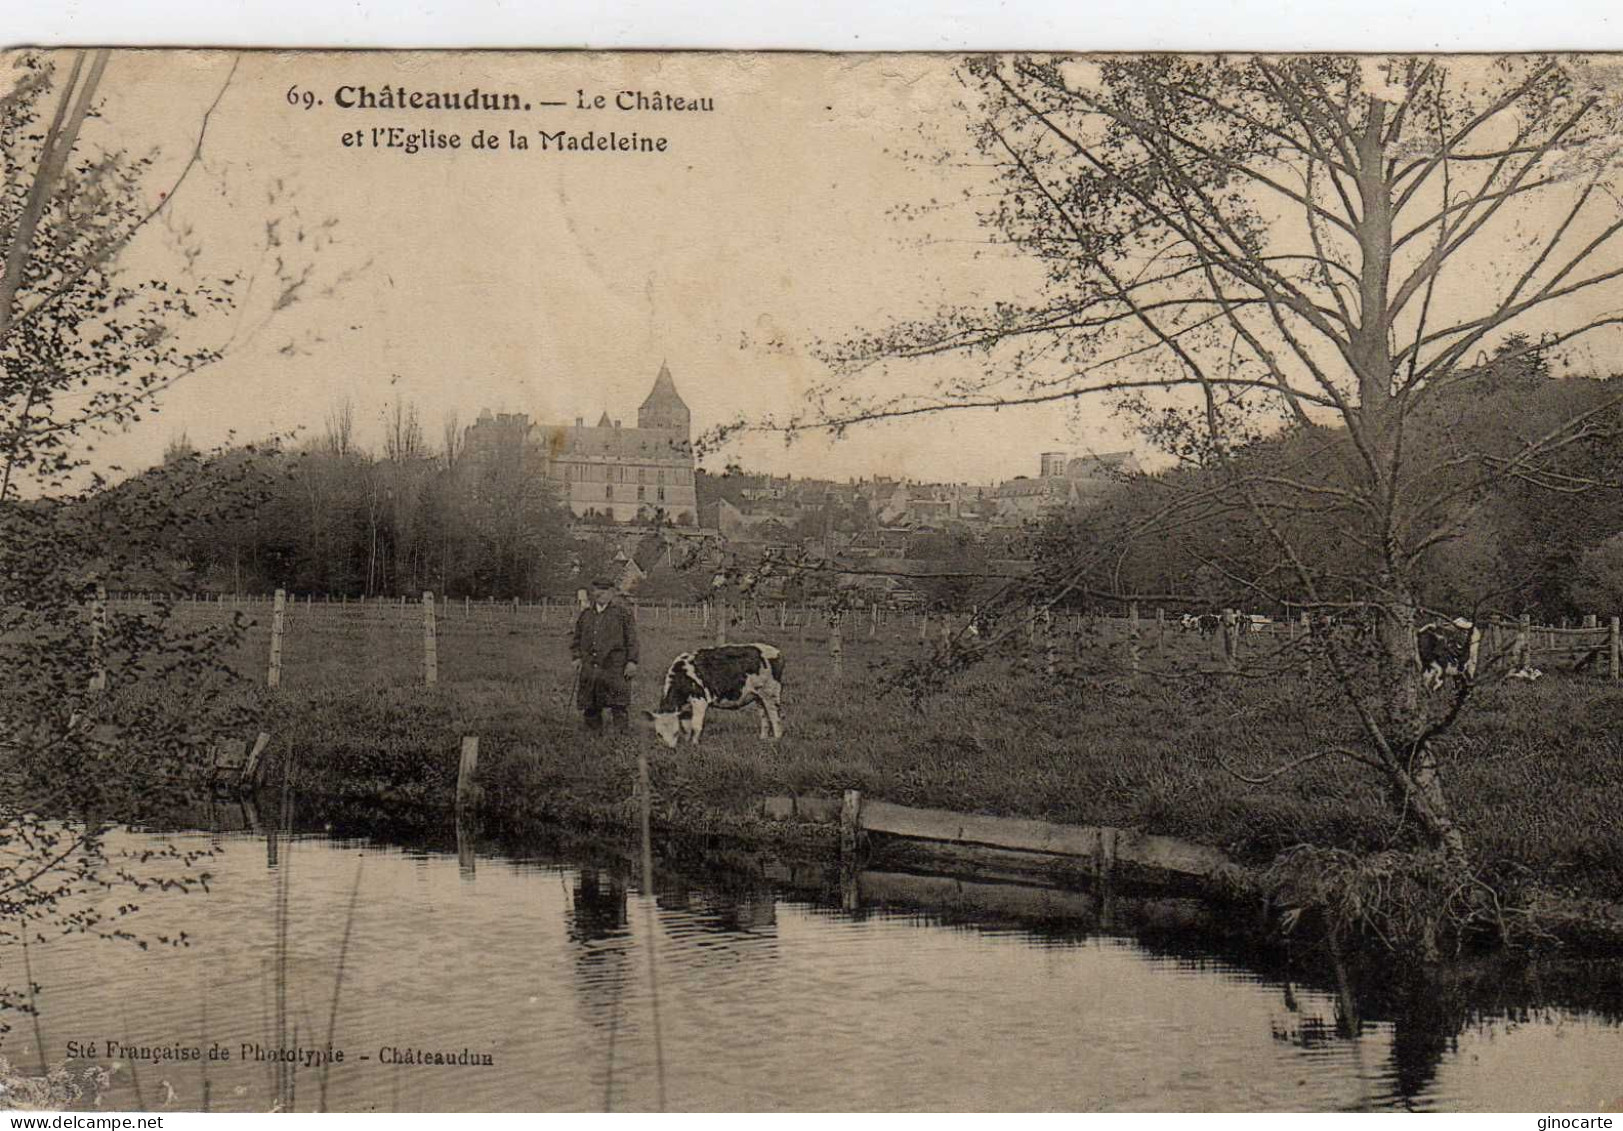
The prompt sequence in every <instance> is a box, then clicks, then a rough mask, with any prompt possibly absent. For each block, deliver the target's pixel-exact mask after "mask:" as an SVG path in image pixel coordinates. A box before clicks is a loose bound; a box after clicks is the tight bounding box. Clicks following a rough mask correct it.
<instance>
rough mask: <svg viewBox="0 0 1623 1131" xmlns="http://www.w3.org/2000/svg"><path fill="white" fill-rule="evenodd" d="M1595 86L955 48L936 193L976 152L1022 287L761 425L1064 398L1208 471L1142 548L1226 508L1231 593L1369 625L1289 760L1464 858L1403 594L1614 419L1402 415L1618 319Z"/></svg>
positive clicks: (947, 318)
mask: <svg viewBox="0 0 1623 1131" xmlns="http://www.w3.org/2000/svg"><path fill="white" fill-rule="evenodd" d="M1614 69H1615V68H1613V67H1612V66H1610V65H1605V66H1602V65H1594V64H1590V63H1587V62H1585V61H1584V60H1581V59H1565V60H1558V59H1553V58H1514V59H1506V60H1502V61H1496V62H1491V63H1489V62H1482V61H1475V60H1458V61H1453V60H1445V59H1440V58H1394V59H1387V60H1370V59H1358V58H1350V57H1295V58H1232V59H1231V58H1191V57H1167V58H1111V59H1103V60H1099V61H1087V60H1079V59H1066V58H1031V57H994V58H982V59H973V60H970V61H968V62H966V63H965V64H964V65H963V67H962V70H961V74H962V78H963V82H964V85H965V88H966V97H965V100H964V102H965V105H967V106H969V107H971V108H972V109H971V111H970V117H971V121H970V130H971V132H970V139H969V142H968V143H967V145H962V146H958V147H952V146H948V148H947V150H946V151H945V152H944V153H943V154H942V155H941V157H942V158H944V160H941V161H937V162H933V163H931V165H930V172H931V176H932V178H934V179H936V180H939V178H940V177H941V176H942V170H943V169H948V168H953V167H958V166H962V165H963V164H966V161H965V158H966V157H970V156H972V157H973V158H974V161H973V162H967V163H972V164H978V165H979V166H980V168H981V169H982V170H984V171H986V173H987V175H988V176H989V177H990V178H991V179H992V181H993V186H992V188H993V191H992V192H991V193H990V194H989V202H988V203H985V204H983V205H982V206H981V208H980V212H979V221H980V223H981V225H982V226H983V229H984V231H985V232H986V234H987V235H988V237H989V238H990V239H991V240H992V242H994V243H995V244H999V245H1001V246H1003V247H1004V248H1005V249H1006V250H1008V251H1009V252H1011V253H1013V254H1015V255H1018V256H1023V257H1029V258H1030V259H1032V260H1034V261H1035V262H1036V263H1037V264H1038V265H1039V266H1040V268H1041V283H1040V285H1039V286H1038V287H1037V288H1036V290H1035V292H1034V293H1026V294H1016V293H1011V294H1008V295H1000V296H999V301H997V302H996V303H995V304H994V305H992V306H991V307H990V308H983V307H979V306H977V307H958V308H952V309H948V310H945V311H943V312H942V313H941V315H940V316H939V317H937V318H934V319H930V320H925V321H914V322H907V323H900V324H894V325H891V326H889V327H886V328H883V329H879V330H876V331H874V332H870V333H865V334H863V335H861V336H859V337H857V338H855V339H853V340H850V341H847V342H844V343H841V344H840V345H837V346H835V347H832V348H829V349H828V350H827V356H828V360H829V361H830V362H831V363H832V365H833V367H834V370H835V372H836V379H835V380H834V381H833V382H832V383H831V384H829V385H828V386H826V387H824V388H819V389H816V390H813V393H812V401H813V407H812V408H811V409H809V410H807V411H806V412H804V413H802V414H800V415H798V416H796V417H794V418H792V419H789V420H787V421H777V422H768V423H767V424H766V425H765V426H766V427H770V428H776V429H782V430H786V431H788V432H790V433H791V434H793V433H794V432H796V431H799V430H802V429H807V428H817V429H827V430H833V431H836V432H838V431H841V430H843V429H846V428H849V427H851V426H853V425H857V424H868V423H875V422H881V421H887V420H898V419H905V418H909V417H914V416H920V415H927V414H931V413H938V412H942V411H953V410H962V409H972V408H1006V407H1008V406H1011V405H1031V404H1043V403H1055V402H1064V401H1074V400H1077V399H1078V398H1085V397H1106V398H1109V399H1110V400H1112V401H1113V402H1114V403H1115V404H1116V405H1118V406H1119V407H1122V408H1125V409H1127V410H1128V411H1129V412H1130V413H1132V414H1133V415H1134V418H1135V419H1136V420H1137V421H1138V422H1139V425H1140V426H1141V427H1142V428H1143V430H1144V432H1145V434H1146V435H1148V436H1150V437H1151V438H1152V439H1154V440H1156V441H1158V442H1159V443H1160V444H1161V446H1163V447H1164V448H1165V449H1166V450H1167V451H1169V452H1170V453H1171V454H1173V455H1174V456H1175V457H1177V458H1178V459H1180V460H1183V461H1185V462H1187V463H1190V464H1195V465H1199V466H1201V467H1204V468H1207V469H1208V470H1209V471H1211V472H1213V473H1215V474H1214V476H1213V477H1209V478H1208V480H1207V481H1206V484H1207V485H1206V486H1205V487H1204V488H1203V494H1202V497H1200V498H1192V497H1190V496H1189V495H1187V494H1185V495H1184V496H1182V497H1180V498H1178V499H1176V500H1169V503H1168V506H1167V508H1166V509H1165V511H1164V512H1163V513H1161V514H1160V515H1157V516H1155V518H1154V521H1152V522H1150V523H1148V524H1147V526H1146V529H1148V528H1153V527H1158V528H1160V529H1163V530H1164V529H1167V528H1168V527H1169V526H1170V525H1171V524H1175V523H1177V522H1180V521H1184V520H1185V519H1186V518H1187V517H1188V516H1189V515H1190V514H1192V513H1202V512H1203V511H1204V512H1205V513H1208V514H1209V513H1211V512H1212V511H1213V510H1214V509H1221V508H1228V509H1230V510H1233V511H1237V512H1239V513H1242V514H1243V515H1245V516H1246V519H1247V521H1248V523H1249V524H1250V525H1251V527H1252V528H1253V529H1255V530H1257V531H1260V532H1261V534H1262V535H1263V536H1264V537H1265V538H1266V539H1267V541H1268V543H1269V544H1270V545H1271V546H1272V547H1273V549H1274V552H1275V560H1276V563H1277V568H1276V569H1274V570H1273V571H1272V572H1271V573H1270V574H1268V575H1266V576H1253V577H1244V578H1236V579H1235V580H1236V582H1238V583H1243V584H1244V585H1245V586H1246V587H1248V588H1249V590H1250V591H1253V592H1255V593H1257V594H1258V595H1260V596H1262V597H1263V598H1264V599H1268V600H1272V601H1278V600H1293V601H1295V602H1296V603H1297V604H1298V605H1299V606H1302V607H1318V608H1321V609H1332V608H1347V607H1349V606H1351V607H1358V608H1363V609H1367V610H1369V612H1370V613H1371V614H1372V615H1373V617H1374V620H1375V623H1376V626H1377V639H1378V641H1379V648H1378V649H1377V650H1376V655H1375V656H1374V657H1373V659H1372V661H1371V662H1372V664H1373V668H1372V670H1371V671H1370V672H1369V673H1367V674H1368V675H1369V678H1365V675H1366V673H1363V672H1360V671H1358V670H1355V669H1356V662H1357V657H1356V656H1355V655H1354V654H1353V653H1352V652H1351V651H1349V650H1348V649H1346V648H1344V647H1341V646H1339V645H1336V644H1335V643H1334V642H1332V645H1331V647H1330V650H1329V656H1328V659H1329V663H1330V665H1331V667H1332V669H1333V670H1334V673H1335V676H1336V680H1337V684H1338V686H1339V687H1340V689H1341V692H1342V695H1343V698H1344V701H1345V704H1346V705H1347V707H1349V708H1350V710H1351V712H1352V713H1353V714H1354V715H1355V716H1356V720H1357V729H1358V732H1359V734H1360V735H1361V739H1360V741H1358V742H1356V743H1336V744H1334V745H1326V746H1325V747H1324V748H1320V749H1314V750H1308V751H1306V752H1304V753H1302V754H1301V756H1299V757H1295V758H1291V759H1289V760H1288V766H1290V767H1294V766H1296V765H1300V764H1302V763H1303V762H1304V761H1308V760H1313V759H1316V758H1319V757H1325V756H1337V757H1346V758H1350V759H1353V760H1355V761H1357V762H1359V763H1362V764H1363V765H1365V766H1367V767H1369V768H1370V769H1371V770H1373V771H1374V772H1376V773H1378V774H1379V775H1381V776H1382V777H1383V778H1385V779H1386V780H1387V781H1388V782H1389V783H1390V784H1391V785H1392V786H1393V787H1394V793H1395V795H1396V796H1397V797H1398V798H1399V799H1400V802H1401V804H1403V805H1404V806H1406V807H1408V808H1410V809H1411V810H1412V812H1413V813H1414V814H1415V815H1416V817H1417V819H1418V822H1419V824H1420V826H1421V828H1422V829H1423V830H1424V832H1425V834H1426V836H1427V838H1428V839H1429V840H1430V841H1431V842H1432V843H1433V844H1435V845H1437V846H1438V847H1440V848H1441V849H1443V850H1444V852H1445V853H1446V854H1447V855H1448V856H1449V857H1450V858H1452V859H1454V860H1456V861H1460V862H1463V861H1464V860H1465V859H1466V857H1467V853H1466V848H1465V845H1464V841H1463V838H1462V836H1461V834H1460V831H1459V829H1458V827H1457V826H1456V824H1455V821H1454V818H1453V816H1452V814H1451V811H1450V807H1449V804H1448V800H1447V797H1446V795H1445V793H1444V790H1443V786H1442V783H1441V781H1440V779H1439V777H1438V771H1437V762H1436V758H1435V754H1434V744H1433V740H1434V739H1435V738H1436V737H1437V735H1438V734H1439V733H1441V731H1442V729H1444V728H1446V727H1447V726H1448V725H1449V724H1450V723H1452V721H1453V720H1454V719H1455V718H1456V717H1457V715H1458V711H1459V708H1460V706H1461V705H1462V703H1463V696H1464V693H1465V688H1466V687H1467V686H1468V685H1462V690H1461V695H1460V698H1459V700H1458V701H1455V702H1451V703H1449V704H1448V706H1447V707H1446V708H1445V709H1443V710H1441V711H1439V710H1438V709H1437V708H1436V707H1433V706H1430V705H1429V704H1428V703H1427V701H1426V699H1425V697H1424V696H1423V695H1422V692H1421V685H1420V681H1419V673H1418V668H1417V664H1416V660H1415V629H1416V618H1417V616H1418V615H1420V614H1421V613H1422V612H1423V611H1424V610H1423V609H1422V607H1421V604H1420V600H1419V597H1418V594H1419V592H1420V591H1421V585H1420V583H1421V581H1422V580H1423V577H1424V574H1425V570H1426V568H1427V563H1428V561H1429V560H1430V555H1431V554H1432V553H1433V552H1434V551H1435V550H1436V549H1437V548H1438V547H1439V546H1442V545H1445V544H1447V543H1450V542H1451V541H1453V540H1455V539H1457V538H1458V537H1459V536H1460V535H1461V534H1462V532H1464V531H1465V530H1467V529H1469V527H1470V524H1471V522H1472V519H1473V516H1474V515H1475V514H1476V513H1477V509H1478V507H1479V506H1480V505H1481V502H1482V500H1483V498H1484V495H1485V492H1487V491H1488V490H1489V489H1490V488H1491V487H1492V486H1493V485H1494V484H1497V483H1501V482H1504V481H1507V480H1509V479H1512V478H1515V479H1521V480H1526V481H1533V482H1546V483H1548V484H1550V485H1552V486H1559V487H1561V488H1564V489H1578V488H1586V487H1589V486H1595V485H1596V484H1591V483H1582V482H1573V481H1571V479H1570V477H1569V478H1567V479H1564V480H1561V481H1557V480H1555V479H1552V478H1550V475H1551V473H1550V471H1549V461H1550V460H1551V459H1552V458H1553V457H1554V456H1555V455H1556V454H1557V453H1559V452H1561V451H1562V450H1563V449H1565V448H1567V447H1568V446H1570V445H1573V444H1575V443H1579V442H1581V441H1582V440H1584V439H1585V438H1586V437H1589V436H1591V435H1593V434H1594V432H1595V430H1596V429H1597V428H1600V427H1603V426H1607V427H1609V426H1611V422H1612V421H1614V420H1615V412H1613V411H1612V410H1613V409H1615V404H1614V403H1612V402H1608V403H1607V404H1605V405H1602V406H1600V407H1599V408H1596V409H1592V410H1590V411H1586V412H1584V413H1581V414H1578V415H1574V416H1571V417H1569V418H1566V419H1563V420H1561V421H1559V422H1558V423H1556V424H1554V425H1553V426H1550V427H1545V428H1542V429H1540V430H1539V431H1537V432H1532V433H1528V434H1525V435H1522V434H1518V433H1516V431H1515V430H1514V429H1510V430H1508V432H1507V435H1506V436H1505V437H1504V441H1505V442H1504V443H1503V445H1502V446H1500V447H1499V448H1497V449H1496V450H1482V449H1476V450H1468V449H1465V448H1463V447H1461V446H1460V445H1457V444H1450V443H1449V442H1448V440H1447V435H1446V430H1439V429H1438V428H1436V427H1429V428H1425V429H1422V428H1421V427H1419V423H1420V422H1421V421H1423V420H1426V419H1427V414H1428V413H1432V414H1435V413H1437V412H1438V411H1440V409H1439V405H1442V404H1443V403H1444V402H1445V398H1446V397H1447V396H1448V394H1449V391H1450V389H1451V388H1452V387H1454V386H1456V385H1457V384H1458V382H1460V381H1461V379H1462V377H1463V375H1465V374H1466V373H1467V371H1468V370H1469V369H1470V367H1471V364H1472V362H1473V360H1474V359H1475V358H1476V357H1477V356H1478V355H1479V354H1480V353H1481V352H1482V351H1484V350H1486V349H1489V348H1492V347H1494V346H1499V345H1502V344H1503V343H1504V341H1505V340H1506V338H1507V337H1508V336H1509V335H1510V334H1511V333H1513V332H1515V331H1518V330H1520V331H1528V332H1530V333H1531V335H1532V336H1530V337H1527V338H1523V339H1520V341H1521V342H1522V343H1523V344H1522V345H1520V346H1513V347H1512V349H1513V351H1514V350H1515V349H1521V350H1524V351H1525V350H1531V349H1535V348H1536V349H1540V350H1543V351H1546V352H1551V351H1559V350H1560V349H1562V347H1564V346H1566V345H1567V344H1568V343H1571V342H1573V341H1575V340H1576V339H1579V338H1581V337H1583V336H1584V335H1591V334H1595V333H1597V332H1601V331H1605V330H1607V329H1608V328H1611V327H1615V326H1617V325H1619V324H1620V323H1623V315H1619V314H1616V313H1615V310H1616V309H1617V305H1616V288H1617V283H1618V280H1619V277H1620V276H1623V256H1619V254H1618V250H1619V240H1618V237H1619V235H1620V233H1623V219H1620V218H1619V209H1618V197H1617V195H1616V187H1615V185H1616V181H1617V177H1618V147H1617V145H1616V142H1615V140H1614V139H1615V136H1616V131H1617V127H1618V123H1619V115H1620V105H1623V103H1620V99H1619V95H1618V92H1617V88H1618V81H1617V76H1616V75H1615V74H1614V73H1613V72H1614ZM966 196H967V197H969V198H970V199H976V198H977V194H975V193H974V192H973V191H969V192H966ZM980 198H981V199H988V194H980ZM955 356H956V357H959V358H962V359H967V360H969V361H972V362H974V363H975V366H976V375H974V376H971V377H968V378H966V377H965V376H964V375H963V374H964V369H965V366H962V365H960V366H956V367H954V368H953V375H952V377H951V378H950V379H946V380H943V381H942V382H940V383H938V384H937V385H935V386H934V387H931V388H929V389H927V390H923V391H902V392H897V391H894V390H895V389H896V388H897V387H898V385H899V384H900V385H901V386H902V387H903V388H904V389H905V388H906V383H905V382H896V381H887V382H886V384H887V385H888V386H889V388H890V391H886V392H880V391H878V389H877V388H876V387H875V386H874V385H870V384H865V383H864V381H863V378H865V377H866V378H872V377H874V376H875V375H876V374H883V375H886V376H887V377H894V369H895V367H896V366H897V365H898V364H900V363H903V362H913V361H918V360H922V359H929V358H943V357H947V358H951V357H955ZM1501 358H1502V360H1505V361H1513V360H1515V359H1514V357H1505V355H1504V352H1503V350H1501ZM915 387H916V383H915ZM1282 430H1283V431H1286V432H1289V433H1292V434H1294V435H1296V436H1297V437H1298V438H1299V439H1298V442H1297V443H1296V444H1295V446H1294V447H1293V448H1291V449H1290V450H1291V451H1292V452H1293V453H1294V455H1293V457H1292V458H1289V459H1272V460H1261V459H1256V458H1247V453H1248V451H1249V446H1250V445H1252V444H1253V442H1254V441H1256V440H1257V439H1258V438H1260V437H1264V436H1267V435H1270V434H1274V433H1278V432H1280V431H1282ZM1422 434H1423V435H1425V436H1426V437H1428V442H1427V443H1425V444H1422V443H1420V442H1419V439H1418V438H1419V437H1420V436H1421V435H1422ZM1327 527H1328V528H1334V529H1335V530H1336V531H1338V532H1339V537H1340V538H1341V539H1343V542H1344V545H1345V546H1346V547H1347V548H1348V553H1347V554H1342V555H1337V556H1336V557H1335V559H1334V560H1332V561H1326V560H1325V557H1324V556H1323V555H1320V554H1316V553H1314V552H1313V548H1312V546H1311V545H1310V544H1309V542H1308V540H1307V538H1306V537H1304V536H1303V535H1302V531H1303V530H1304V529H1308V530H1315V531H1321V530H1323V529H1325V528H1327ZM1215 564H1218V565H1220V563H1215ZM1049 582H1050V584H1051V585H1064V584H1065V581H1064V579H1054V578H1050V579H1049ZM1283 769H1284V767H1282V771H1283Z"/></svg>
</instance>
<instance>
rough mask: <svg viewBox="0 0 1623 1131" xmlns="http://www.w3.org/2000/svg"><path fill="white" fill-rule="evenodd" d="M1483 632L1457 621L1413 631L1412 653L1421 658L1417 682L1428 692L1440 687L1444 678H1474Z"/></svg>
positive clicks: (1424, 625)
mask: <svg viewBox="0 0 1623 1131" xmlns="http://www.w3.org/2000/svg"><path fill="white" fill-rule="evenodd" d="M1481 645H1482V629H1481V628H1479V627H1478V626H1476V625H1475V624H1472V623H1471V622H1470V621H1468V620H1466V619H1465V618H1464V617H1456V618H1454V620H1452V621H1449V622H1447V623H1439V622H1437V621H1432V622H1430V623H1427V624H1423V625H1421V626H1420V627H1419V628H1418V629H1416V630H1415V652H1416V653H1417V654H1418V655H1419V657H1420V682H1421V683H1423V684H1425V685H1426V687H1427V689H1428V690H1431V691H1436V690H1438V689H1439V688H1441V687H1442V686H1443V677H1444V676H1445V675H1452V676H1464V677H1465V678H1466V679H1475V678H1476V662H1477V652H1478V650H1479V649H1480V647H1481Z"/></svg>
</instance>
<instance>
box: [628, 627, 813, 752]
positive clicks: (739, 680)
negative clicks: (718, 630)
mask: <svg viewBox="0 0 1623 1131" xmlns="http://www.w3.org/2000/svg"><path fill="white" fill-rule="evenodd" d="M782 696H783V654H782V653H781V652H779V651H778V650H777V649H776V648H774V647H773V646H772V645H770V644H726V645H722V646H720V647H716V648H700V649H698V650H697V651H693V652H683V653H682V654H681V655H680V656H678V657H676V659H674V660H672V661H671V666H670V668H669V669H668V670H667V671H666V672H665V691H664V693H663V694H662V695H661V696H660V699H659V710H657V711H647V712H644V713H645V714H646V715H647V716H648V718H649V719H651V720H652V721H653V724H654V733H655V734H656V735H658V736H659V740H660V741H661V742H663V743H664V744H665V745H666V746H669V747H671V748H672V749H675V747H676V744H677V743H678V742H679V741H681V738H682V736H683V735H687V736H688V739H689V741H691V742H695V743H696V742H698V741H699V735H701V734H702V733H704V716H705V712H706V711H708V710H709V709H710V708H711V707H721V708H723V709H726V710H736V709H737V708H739V707H743V706H746V705H747V704H750V703H754V704H756V705H757V706H759V707H760V708H761V737H762V738H766V737H767V733H768V730H770V732H771V737H773V738H774V739H775V738H777V737H779V736H780V735H781V734H783V719H782V714H781V703H782Z"/></svg>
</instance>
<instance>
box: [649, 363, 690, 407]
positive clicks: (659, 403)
mask: <svg viewBox="0 0 1623 1131" xmlns="http://www.w3.org/2000/svg"><path fill="white" fill-rule="evenodd" d="M642 407H643V408H657V409H664V408H687V403H686V402H685V401H683V400H682V397H681V394H679V393H678V392H677V391H676V382H675V381H673V380H671V367H670V366H669V365H667V364H666V363H665V362H663V361H662V362H660V363H659V376H658V377H655V378H654V387H653V388H652V389H650V390H649V391H648V396H647V397H646V398H645V399H644V400H643V402H642Z"/></svg>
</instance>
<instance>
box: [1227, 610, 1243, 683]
mask: <svg viewBox="0 0 1623 1131" xmlns="http://www.w3.org/2000/svg"><path fill="white" fill-rule="evenodd" d="M1223 666H1224V667H1225V668H1227V669H1228V670H1229V671H1234V670H1236V669H1237V668H1239V666H1240V611H1239V610H1238V609H1224V610H1223Z"/></svg>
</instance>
